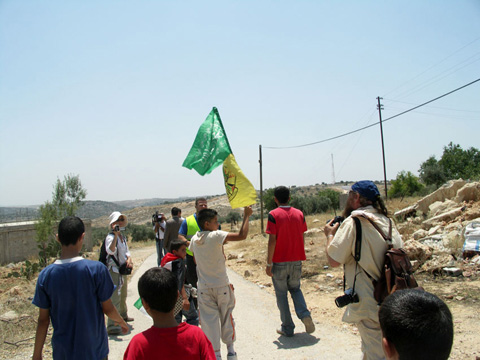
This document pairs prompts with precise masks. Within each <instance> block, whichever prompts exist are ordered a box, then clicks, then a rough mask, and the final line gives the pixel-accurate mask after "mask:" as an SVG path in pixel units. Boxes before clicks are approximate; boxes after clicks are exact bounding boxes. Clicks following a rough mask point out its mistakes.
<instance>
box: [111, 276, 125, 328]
mask: <svg viewBox="0 0 480 360" xmlns="http://www.w3.org/2000/svg"><path fill="white" fill-rule="evenodd" d="M110 276H111V277H112V280H113V284H114V285H115V286H116V288H115V290H113V294H112V297H111V299H112V303H113V305H114V306H115V307H116V308H117V310H118V312H119V313H120V316H121V317H123V318H126V317H127V282H128V279H127V277H126V276H123V284H122V285H120V280H121V279H120V278H121V277H122V275H120V274H119V273H116V272H113V271H112V269H110ZM111 326H114V321H112V320H110V318H108V323H107V327H111Z"/></svg>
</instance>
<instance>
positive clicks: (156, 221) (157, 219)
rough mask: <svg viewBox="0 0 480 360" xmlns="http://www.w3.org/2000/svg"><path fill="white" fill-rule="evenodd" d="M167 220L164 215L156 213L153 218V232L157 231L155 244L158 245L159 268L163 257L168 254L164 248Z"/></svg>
mask: <svg viewBox="0 0 480 360" xmlns="http://www.w3.org/2000/svg"><path fill="white" fill-rule="evenodd" d="M165 220H166V218H165V215H164V214H163V213H158V211H156V212H155V214H153V216H152V223H153V231H155V243H156V245H157V266H160V263H161V262H162V259H163V256H164V255H165V254H166V251H165V248H164V246H163V237H164V235H165V224H166V221H165Z"/></svg>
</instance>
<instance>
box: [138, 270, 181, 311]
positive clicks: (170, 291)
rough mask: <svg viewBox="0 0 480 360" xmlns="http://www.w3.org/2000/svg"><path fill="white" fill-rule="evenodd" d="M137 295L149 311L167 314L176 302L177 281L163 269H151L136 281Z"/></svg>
mask: <svg viewBox="0 0 480 360" xmlns="http://www.w3.org/2000/svg"><path fill="white" fill-rule="evenodd" d="M138 294H139V295H140V297H141V298H142V299H143V300H144V301H145V302H146V303H147V304H148V306H150V308H151V309H153V310H156V311H159V312H162V313H169V312H170V311H172V309H173V308H174V306H175V303H176V302H177V296H178V287H177V279H176V277H175V275H174V274H173V273H172V272H171V271H169V270H167V269H165V268H162V267H154V268H151V269H149V270H147V271H146V272H145V273H144V274H143V275H142V276H141V277H140V279H139V280H138Z"/></svg>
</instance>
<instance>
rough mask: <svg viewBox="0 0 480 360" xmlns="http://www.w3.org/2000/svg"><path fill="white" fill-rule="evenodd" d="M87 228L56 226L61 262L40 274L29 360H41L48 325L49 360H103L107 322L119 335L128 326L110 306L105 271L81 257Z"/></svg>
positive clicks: (70, 223) (71, 223) (72, 222)
mask: <svg viewBox="0 0 480 360" xmlns="http://www.w3.org/2000/svg"><path fill="white" fill-rule="evenodd" d="M84 237H85V226H84V224H83V222H82V220H81V219H80V218H78V217H76V216H69V217H66V218H64V219H63V220H62V221H60V224H59V225H58V234H57V241H58V242H60V244H61V245H62V252H61V256H60V259H59V260H57V261H55V263H53V264H52V265H49V266H47V267H46V268H45V269H43V270H42V271H41V272H40V275H39V276H38V280H37V286H36V289H35V296H34V298H33V301H32V303H33V304H34V305H36V306H38V307H39V315H38V325H37V332H36V336H35V347H34V352H33V357H32V359H34V360H38V359H42V349H43V344H44V343H45V338H46V335H47V331H48V326H49V324H50V319H51V321H52V326H53V336H52V348H53V359H55V360H57V359H105V358H106V357H107V356H108V337H107V330H106V328H105V317H104V314H105V315H107V316H108V317H109V318H110V319H112V320H113V321H115V322H117V323H118V324H119V325H120V326H121V328H122V332H123V333H124V334H125V333H127V331H128V326H127V324H126V323H125V321H124V320H123V319H122V317H121V316H120V314H119V313H118V311H117V309H116V308H115V306H113V304H112V301H111V300H110V297H111V296H112V293H113V288H114V287H113V282H112V278H111V277H110V274H109V273H108V270H107V267H106V266H105V265H103V264H102V263H100V262H99V261H92V260H86V259H83V258H82V257H81V256H79V253H80V250H81V249H82V246H83V239H84Z"/></svg>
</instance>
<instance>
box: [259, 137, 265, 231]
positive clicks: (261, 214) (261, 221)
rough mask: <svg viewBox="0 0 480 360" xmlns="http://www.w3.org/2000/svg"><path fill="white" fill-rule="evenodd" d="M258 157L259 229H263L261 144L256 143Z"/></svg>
mask: <svg viewBox="0 0 480 360" xmlns="http://www.w3.org/2000/svg"><path fill="white" fill-rule="evenodd" d="M258 152H259V158H258V163H259V164H260V229H261V231H262V234H263V233H264V231H263V174H262V145H258Z"/></svg>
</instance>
